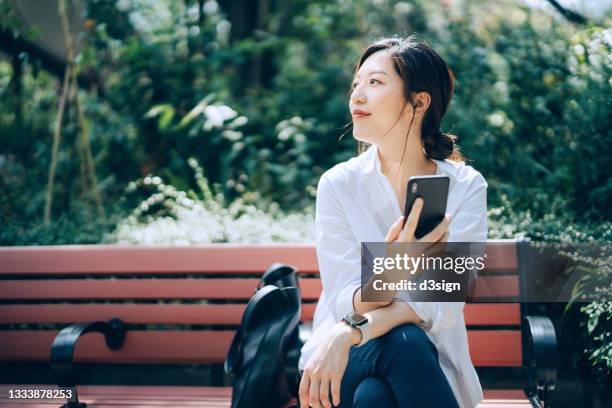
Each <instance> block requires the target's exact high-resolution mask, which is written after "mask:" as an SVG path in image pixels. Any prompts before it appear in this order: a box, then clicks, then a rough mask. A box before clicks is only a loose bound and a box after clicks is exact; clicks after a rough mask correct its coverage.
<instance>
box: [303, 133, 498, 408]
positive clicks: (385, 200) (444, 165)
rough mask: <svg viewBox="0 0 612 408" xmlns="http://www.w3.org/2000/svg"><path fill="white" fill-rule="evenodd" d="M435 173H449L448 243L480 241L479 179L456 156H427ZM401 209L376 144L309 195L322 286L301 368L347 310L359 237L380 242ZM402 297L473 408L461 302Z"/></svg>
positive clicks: (483, 217) (474, 379) (476, 397)
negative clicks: (313, 200) (313, 210)
mask: <svg viewBox="0 0 612 408" xmlns="http://www.w3.org/2000/svg"><path fill="white" fill-rule="evenodd" d="M433 161H434V162H435V163H436V164H437V165H438V170H437V173H436V174H438V175H446V176H448V177H449V179H450V185H449V194H448V201H447V206H446V211H447V212H449V213H450V214H451V216H452V218H451V223H450V225H449V235H448V241H449V242H486V240H487V182H486V181H485V179H484V177H483V176H482V175H481V174H480V173H479V172H478V171H476V170H475V169H474V168H472V167H471V166H468V165H466V164H465V163H464V162H455V161H451V160H448V159H447V160H444V161H442V160H433ZM402 215H403V212H402V209H401V208H400V207H399V204H398V201H397V198H396V195H395V192H394V191H393V187H392V186H391V183H390V182H389V180H388V179H387V177H386V176H385V175H384V174H383V173H382V172H381V169H380V159H379V157H378V149H377V146H376V145H371V146H370V147H369V148H368V150H366V151H365V152H363V153H362V154H361V155H359V156H357V157H353V158H351V159H350V160H348V161H345V162H342V163H339V164H337V165H335V166H334V167H332V168H331V169H329V170H328V171H326V172H325V173H324V174H323V175H322V176H321V179H320V180H319V185H318V188H317V199H316V217H315V233H316V252H317V260H318V263H319V271H320V275H321V281H322V285H323V291H322V292H321V296H320V298H319V302H318V304H317V307H316V310H315V314H314V319H313V334H312V336H311V337H310V338H309V339H308V341H307V342H306V344H305V345H304V347H303V348H302V355H301V357H300V361H299V368H300V370H302V369H303V368H304V366H305V365H306V362H307V361H308V359H309V358H310V356H311V355H312V354H313V353H314V351H315V350H316V348H317V346H318V344H319V341H320V339H321V338H322V335H323V333H325V332H326V331H327V330H329V328H330V327H331V326H333V325H334V324H335V323H336V322H339V321H341V320H342V317H343V316H344V315H346V314H347V313H349V312H351V311H353V294H354V292H355V290H357V289H358V288H359V287H360V286H361V242H384V241H385V236H386V234H387V231H388V230H389V228H390V227H391V225H392V224H393V223H394V222H395V221H396V220H397V219H398V218H399V217H400V216H402ZM407 303H408V304H409V305H410V306H411V307H412V308H413V309H414V311H415V312H416V314H417V315H418V316H419V318H421V319H422V320H423V324H422V325H421V327H422V328H423V330H424V331H425V333H426V334H427V336H428V337H429V339H430V340H431V341H432V343H433V344H434V345H435V346H436V347H437V349H438V355H439V360H440V366H441V368H442V371H443V372H444V374H445V375H446V378H447V379H448V382H449V383H450V386H451V388H452V390H453V393H454V395H455V397H456V399H457V401H458V403H459V406H460V407H461V408H468V407H469V408H473V407H475V406H476V405H477V404H478V403H479V402H480V401H481V400H482V399H483V394H482V388H481V386H480V381H479V379H478V375H477V374H476V370H475V369H474V365H473V364H472V361H471V359H470V354H469V349H468V341H467V332H466V328H465V320H464V317H463V307H464V305H465V303H464V302H411V301H407Z"/></svg>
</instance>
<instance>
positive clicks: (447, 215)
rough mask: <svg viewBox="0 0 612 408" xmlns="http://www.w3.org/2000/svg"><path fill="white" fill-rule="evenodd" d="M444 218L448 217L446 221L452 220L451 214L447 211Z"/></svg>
mask: <svg viewBox="0 0 612 408" xmlns="http://www.w3.org/2000/svg"><path fill="white" fill-rule="evenodd" d="M444 218H446V221H450V220H451V214H450V213H446V214H445V215H444Z"/></svg>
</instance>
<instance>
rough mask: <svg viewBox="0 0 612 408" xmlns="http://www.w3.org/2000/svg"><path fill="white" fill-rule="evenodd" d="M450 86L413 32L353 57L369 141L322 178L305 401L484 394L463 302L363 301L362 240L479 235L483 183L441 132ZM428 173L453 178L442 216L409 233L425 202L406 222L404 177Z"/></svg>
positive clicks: (392, 402)
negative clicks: (317, 281)
mask: <svg viewBox="0 0 612 408" xmlns="http://www.w3.org/2000/svg"><path fill="white" fill-rule="evenodd" d="M453 89H454V78H453V74H452V71H451V70H450V69H449V68H448V67H447V65H446V63H445V62H444V60H443V59H442V58H441V57H440V56H439V55H438V54H437V53H436V52H435V51H434V50H432V49H431V48H430V47H429V46H427V45H425V44H424V43H421V42H418V41H415V40H414V38H413V37H409V38H383V39H381V40H379V41H377V42H375V43H374V44H372V45H370V46H369V47H368V48H367V49H366V50H365V51H364V53H363V55H362V56H361V58H360V60H359V63H358V64H357V67H356V70H355V79H354V82H353V86H352V93H351V95H350V101H349V109H350V111H351V113H352V117H353V135H354V137H355V138H356V139H357V140H358V141H359V142H363V143H366V144H370V146H369V148H368V149H367V150H366V151H365V152H363V153H362V154H360V155H359V156H358V157H354V158H352V159H350V160H348V161H346V162H343V163H340V164H338V165H336V166H334V167H333V168H332V169H330V170H328V171H327V172H325V173H324V174H323V176H322V177H321V179H320V181H319V185H318V189H317V205H316V247H317V258H318V262H319V268H320V273H321V280H322V283H323V291H322V293H321V297H320V299H319V302H318V304H317V308H316V311H315V315H314V322H313V335H312V336H311V337H310V338H309V340H308V342H307V343H306V344H305V345H304V347H303V348H302V356H301V358H300V363H299V368H300V371H301V372H302V378H301V382H300V405H301V407H302V408H306V407H308V406H312V407H331V406H332V404H333V406H341V407H380V408H387V407H399V408H407V407H444V408H448V407H457V406H459V407H462V408H466V407H474V406H476V405H477V404H478V402H480V401H481V400H482V398H483V396H482V389H481V386H480V382H479V380H478V376H477V374H476V371H475V369H474V366H473V365H472V362H471V359H470V356H469V351H468V343H467V333H466V329H465V321H464V318H463V306H464V303H462V302H454V303H450V302H449V303H445V302H412V301H410V300H409V299H404V300H401V299H396V301H394V302H362V300H361V283H360V276H361V275H360V273H361V258H360V256H361V242H367V241H370V242H375V241H379V242H382V241H383V240H384V241H385V242H418V241H422V242H437V241H449V242H484V241H486V239H487V213H486V210H487V198H486V197H487V196H486V191H487V183H486V181H485V180H484V178H483V177H482V175H480V173H478V172H477V171H476V170H474V169H473V168H472V167H471V166H467V165H466V164H465V163H464V161H463V157H462V155H461V153H460V152H459V150H458V147H457V146H456V145H455V143H454V137H451V136H449V135H446V134H444V133H442V132H441V131H440V130H439V126H440V121H441V120H442V117H443V116H444V114H445V112H446V110H447V108H448V105H449V104H450V101H451V98H452V94H453ZM434 174H439V175H446V176H448V177H449V179H450V186H449V196H448V202H447V214H446V217H445V218H444V220H443V221H442V222H441V223H440V224H439V225H438V226H437V227H436V228H435V229H434V230H433V231H431V232H430V233H429V234H427V235H426V236H424V237H422V238H421V239H420V240H417V239H416V238H415V237H414V231H415V228H416V224H417V220H418V217H419V214H420V210H421V208H422V206H423V202H422V201H423V200H422V199H417V200H416V201H415V204H414V205H413V208H412V209H411V212H410V214H409V216H408V219H407V220H406V222H405V223H404V220H403V217H402V208H403V203H404V202H405V198H406V185H407V181H408V179H409V178H410V177H411V176H415V175H434ZM352 312H356V313H358V314H360V315H363V317H365V318H367V324H366V325H367V330H366V326H362V327H361V328H355V327H351V326H349V325H348V324H346V323H345V322H343V318H346V317H347V316H349V315H350V314H351V313H352ZM364 320H365V319H364Z"/></svg>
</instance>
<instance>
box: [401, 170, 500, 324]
mask: <svg viewBox="0 0 612 408" xmlns="http://www.w3.org/2000/svg"><path fill="white" fill-rule="evenodd" d="M487 186H488V185H487V182H486V181H485V179H484V177H482V175H480V174H478V176H477V177H475V178H474V180H473V181H472V182H471V183H470V186H469V188H468V191H467V193H466V195H465V196H464V197H465V199H464V201H463V202H462V203H461V204H460V205H459V207H458V209H457V211H456V213H455V214H454V216H453V218H452V220H451V223H450V225H449V235H448V242H486V240H487V228H488V227H487ZM472 255H474V254H472ZM397 298H398V299H400V300H403V301H404V302H406V303H407V304H409V305H410V306H411V307H412V309H413V310H414V311H415V313H416V314H417V316H419V318H420V319H421V320H422V321H423V323H422V324H421V325H420V326H421V327H422V328H423V330H426V331H430V332H431V333H437V332H438V331H440V330H443V329H452V328H453V327H454V325H455V324H456V323H457V321H458V319H459V318H460V316H461V313H462V311H463V307H464V306H465V302H414V301H412V299H411V297H410V295H409V294H408V293H407V292H405V291H404V292H400V293H399V294H398V296H397Z"/></svg>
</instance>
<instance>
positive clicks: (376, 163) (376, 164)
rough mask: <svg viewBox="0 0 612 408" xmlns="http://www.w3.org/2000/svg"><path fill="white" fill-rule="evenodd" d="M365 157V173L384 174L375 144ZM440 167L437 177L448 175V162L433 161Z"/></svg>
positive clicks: (369, 148)
mask: <svg viewBox="0 0 612 408" xmlns="http://www.w3.org/2000/svg"><path fill="white" fill-rule="evenodd" d="M362 155H363V160H364V161H363V169H364V172H365V173H374V172H377V173H378V174H382V171H381V167H380V158H379V157H378V147H377V146H376V145H375V144H372V145H370V147H368V149H367V150H366V151H365V152H363V153H362ZM431 160H433V162H434V163H436V164H437V165H438V171H437V172H436V175H442V174H446V173H447V172H446V171H445V170H446V166H445V165H446V162H445V161H444V160H436V159H431Z"/></svg>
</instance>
